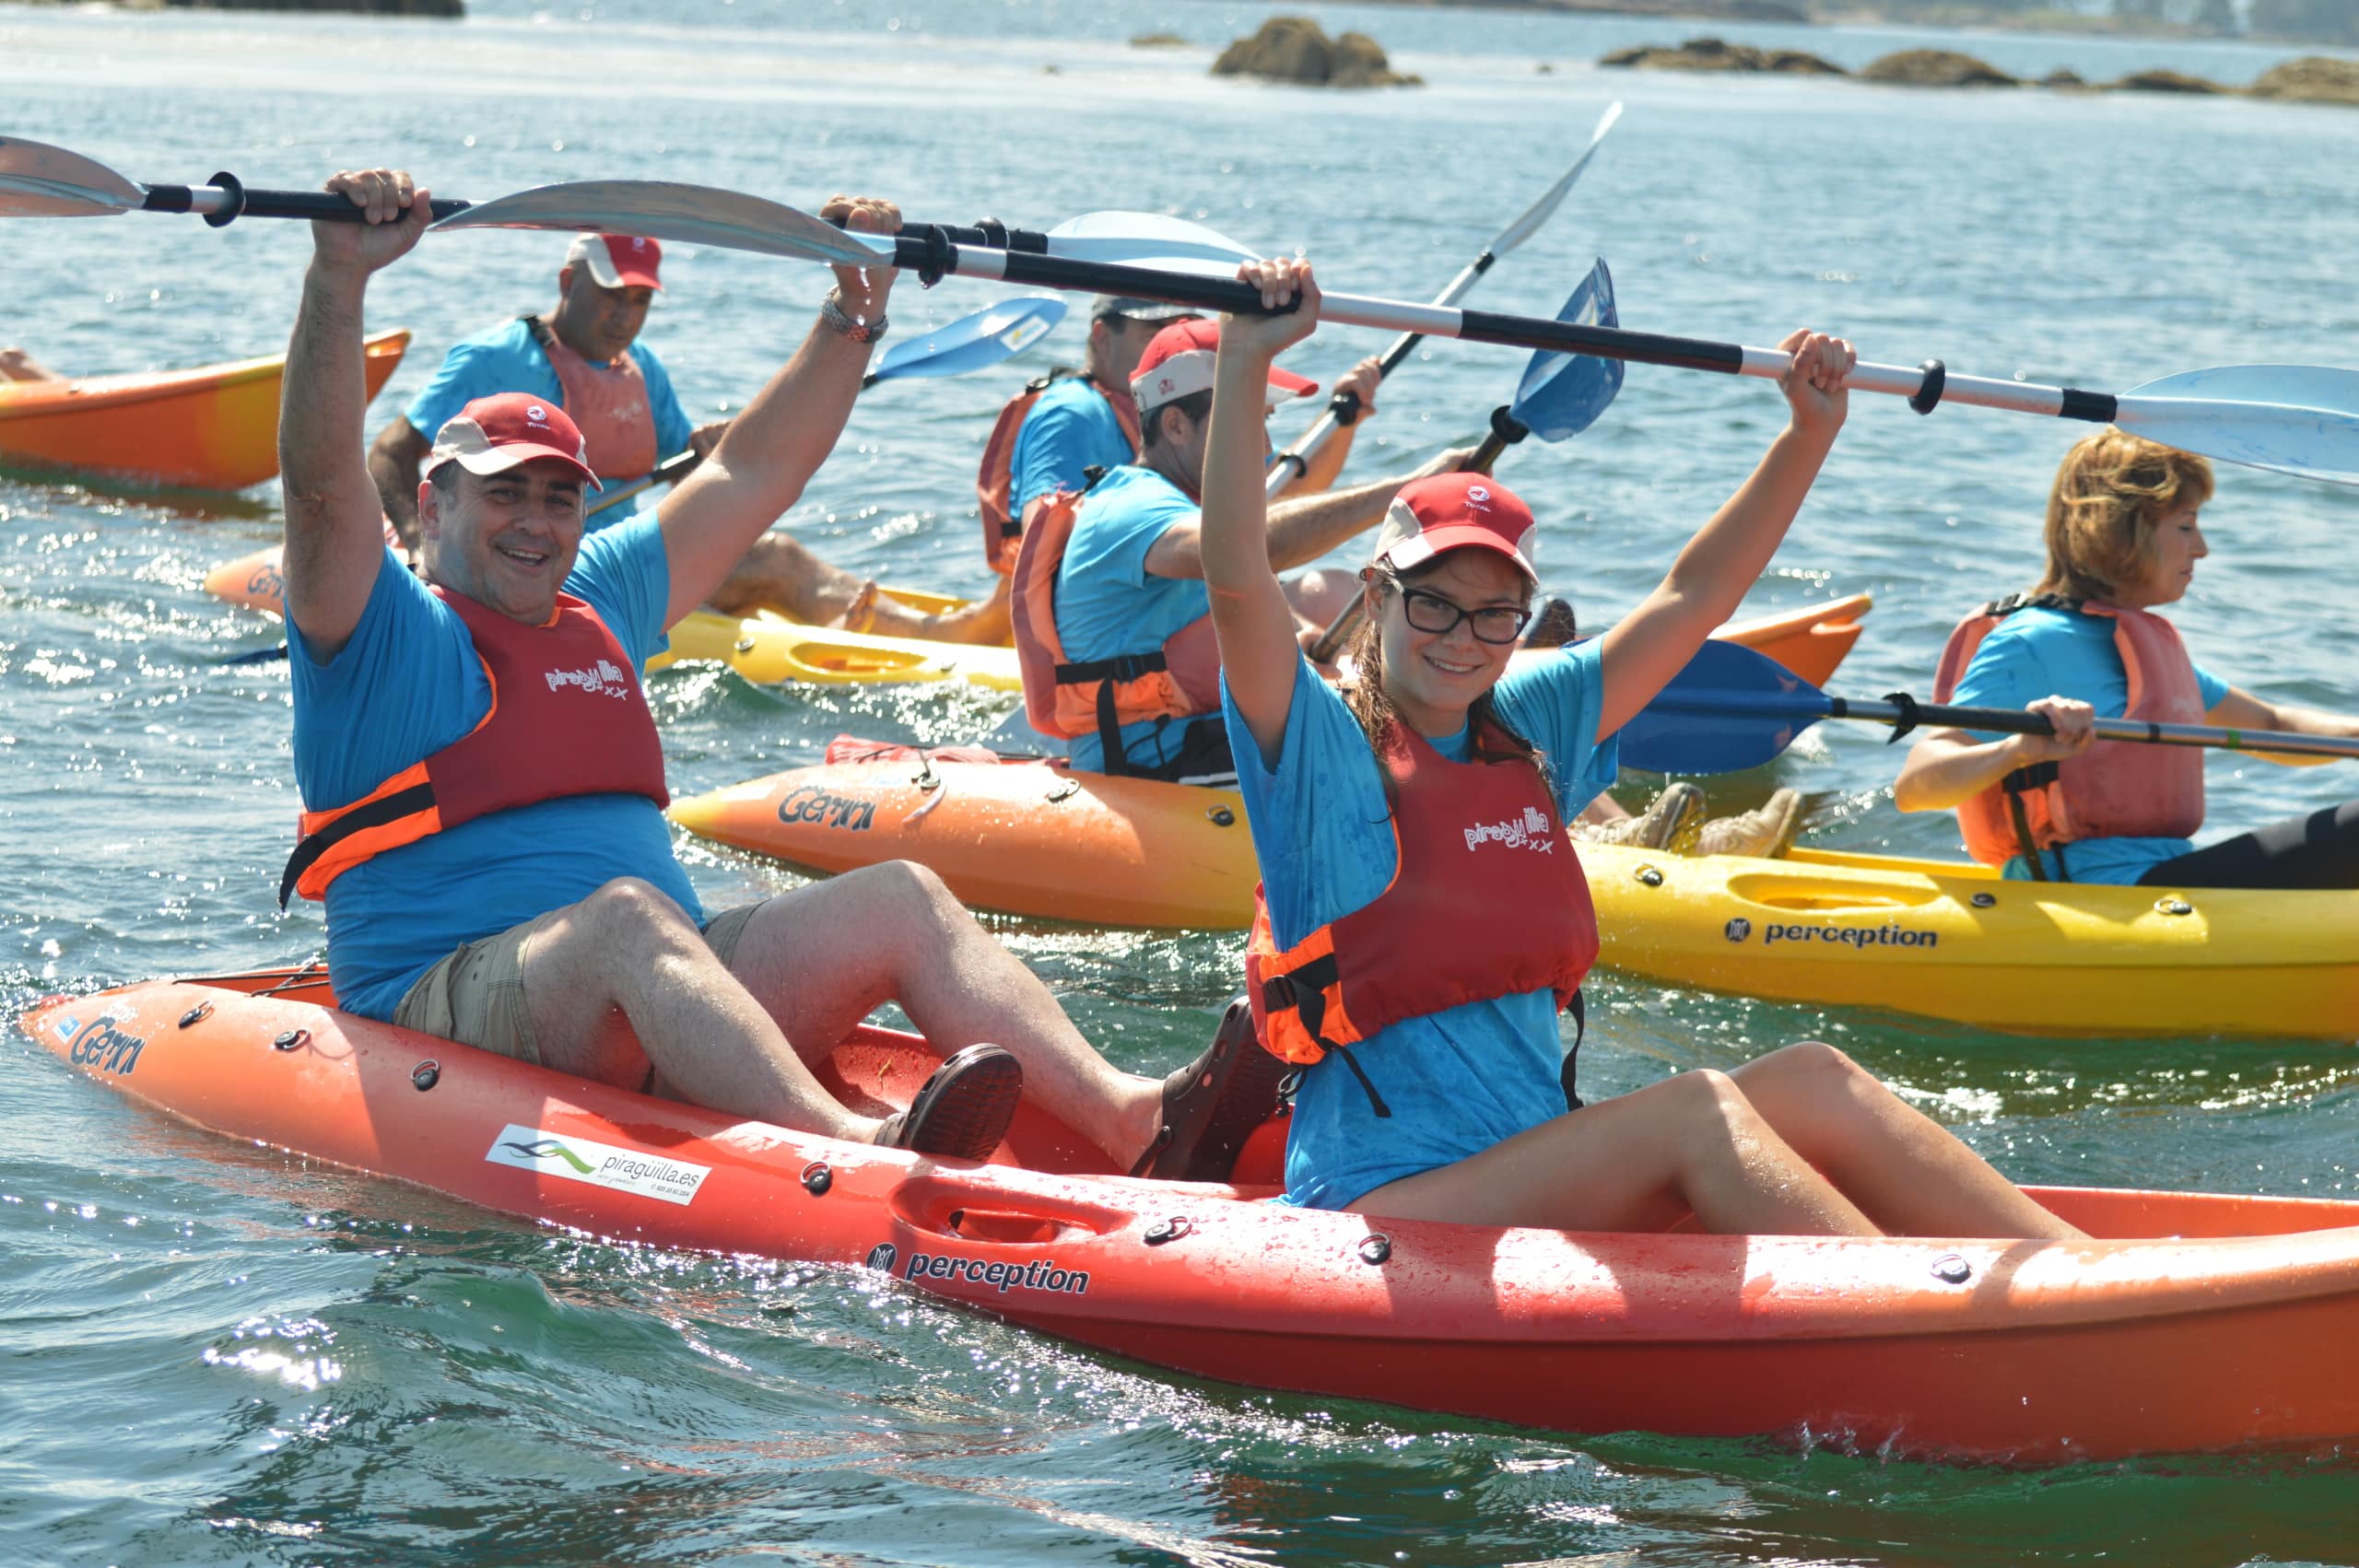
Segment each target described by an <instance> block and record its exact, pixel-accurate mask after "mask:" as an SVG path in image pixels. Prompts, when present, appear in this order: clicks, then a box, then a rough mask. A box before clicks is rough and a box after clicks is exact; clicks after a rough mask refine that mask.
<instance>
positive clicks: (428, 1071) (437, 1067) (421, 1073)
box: [409, 1057, 442, 1094]
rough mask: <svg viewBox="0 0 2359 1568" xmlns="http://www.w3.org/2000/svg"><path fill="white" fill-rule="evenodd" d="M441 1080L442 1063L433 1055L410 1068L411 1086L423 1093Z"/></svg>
mask: <svg viewBox="0 0 2359 1568" xmlns="http://www.w3.org/2000/svg"><path fill="white" fill-rule="evenodd" d="M440 1082H442V1064H441V1063H440V1062H439V1061H437V1060H435V1059H433V1058H432V1057H428V1058H427V1059H425V1060H424V1061H421V1062H419V1063H418V1064H417V1066H416V1067H413V1068H411V1069H410V1070H409V1086H410V1087H411V1088H413V1089H415V1090H417V1092H418V1093H419V1094H425V1093H426V1092H427V1091H428V1089H431V1088H433V1087H434V1086H435V1085H436V1084H437V1083H440Z"/></svg>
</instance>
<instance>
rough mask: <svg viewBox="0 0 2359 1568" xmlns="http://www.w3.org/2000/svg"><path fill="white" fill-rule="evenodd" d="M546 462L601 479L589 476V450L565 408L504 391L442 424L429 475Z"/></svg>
mask: <svg viewBox="0 0 2359 1568" xmlns="http://www.w3.org/2000/svg"><path fill="white" fill-rule="evenodd" d="M542 457H553V458H555V459H557V461H558V462H563V463H569V464H571V465H572V466H573V467H574V468H575V469H577V470H579V471H580V473H581V477H582V478H583V479H585V480H587V481H589V482H590V483H591V484H592V485H593V486H597V485H598V476H597V475H596V474H593V473H592V472H591V471H590V449H589V448H588V446H586V445H585V444H583V442H582V439H581V430H580V428H579V427H576V426H575V425H574V423H573V420H572V417H571V416H570V415H568V414H567V413H566V412H565V410H564V409H562V408H559V407H558V406H557V404H553V403H551V402H549V401H548V400H546V398H538V397H534V395H533V394H532V393H530V392H501V393H499V395H498V396H496V397H479V398H476V399H475V401H474V402H473V403H470V404H467V405H466V406H465V407H464V408H462V409H461V410H459V412H458V413H456V414H454V415H452V416H451V417H450V418H449V419H447V420H445V421H443V424H442V428H441V429H440V430H438V431H436V432H435V433H434V451H433V453H432V455H431V456H429V457H428V459H427V462H426V472H427V473H428V474H431V473H433V472H434V471H435V470H436V469H438V468H440V467H441V466H442V465H443V464H444V463H446V462H455V463H457V464H458V465H459V466H460V467H461V468H464V469H465V470H466V471H467V472H468V473H470V474H505V473H507V472H508V471H509V470H510V469H511V468H514V467H515V466H516V465H517V464H519V463H524V462H532V461H533V460H534V458H542ZM599 488H602V489H603V488H604V486H599Z"/></svg>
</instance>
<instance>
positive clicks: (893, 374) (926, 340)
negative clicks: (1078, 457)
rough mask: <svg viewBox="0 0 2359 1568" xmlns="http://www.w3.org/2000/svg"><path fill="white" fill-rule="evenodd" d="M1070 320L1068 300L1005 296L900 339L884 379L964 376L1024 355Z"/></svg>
mask: <svg viewBox="0 0 2359 1568" xmlns="http://www.w3.org/2000/svg"><path fill="white" fill-rule="evenodd" d="M1064 319H1065V302H1064V301H1063V300H1062V299H1051V298H1045V297H1040V298H1022V299H1003V300H1001V301H1000V302H999V303H998V304H996V305H993V306H992V307H991V308H990V309H988V310H978V311H976V312H975V313H974V314H973V315H971V316H961V317H959V318H958V319H957V321H955V322H949V323H947V324H946V325H944V326H941V327H938V328H936V329H934V330H933V332H930V333H926V334H925V335H924V336H923V337H921V338H915V339H912V340H911V341H910V342H908V343H903V344H897V345H894V347H893V348H892V349H891V350H890V351H889V352H888V353H886V356H885V357H884V358H882V359H880V360H878V361H877V364H876V369H875V372H874V374H875V376H876V379H877V380H880V381H889V380H900V379H902V378H904V377H910V376H963V375H965V374H967V372H968V371H969V370H987V369H991V367H992V366H993V365H996V364H998V363H999V362H1000V361H1001V360H1003V359H1005V358H1008V357H1012V356H1014V355H1017V354H1021V353H1022V352H1024V350H1026V349H1027V348H1029V347H1031V346H1032V345H1034V344H1036V343H1038V342H1039V341H1040V340H1041V339H1042V338H1044V337H1046V336H1048V335H1049V333H1050V332H1051V331H1052V330H1054V329H1055V327H1056V324H1057V323H1058V322H1062V321H1063V320H1064Z"/></svg>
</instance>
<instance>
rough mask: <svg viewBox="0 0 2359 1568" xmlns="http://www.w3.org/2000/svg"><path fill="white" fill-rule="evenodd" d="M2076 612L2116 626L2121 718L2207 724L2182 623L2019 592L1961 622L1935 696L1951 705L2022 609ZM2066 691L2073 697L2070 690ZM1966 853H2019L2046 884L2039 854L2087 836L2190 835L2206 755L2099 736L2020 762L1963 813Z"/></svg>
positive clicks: (1946, 651)
mask: <svg viewBox="0 0 2359 1568" xmlns="http://www.w3.org/2000/svg"><path fill="white" fill-rule="evenodd" d="M2027 609H2070V610H2078V611H2079V612H2080V613H2081V614H2084V615H2104V616H2107V617H2108V618H2110V619H2111V620H2112V622H2113V646H2114V648H2115V649H2116V650H2117V651H2118V652H2119V653H2120V655H2121V667H2122V670H2123V672H2124V673H2126V674H2127V675H2128V677H2129V681H2130V702H2129V706H2128V707H2127V708H2124V709H2123V711H2122V714H2121V717H2123V718H2125V719H2136V720H2148V721H2152V722H2154V723H2160V724H2200V723H2201V722H2202V721H2203V713H2204V708H2203V692H2202V687H2201V685H2200V684H2199V683H2198V682H2197V680H2196V678H2195V663H2194V661H2192V660H2191V659H2189V657H2188V654H2187V647H2186V645H2185V644H2184V643H2182V642H2180V641H2179V637H2178V631H2177V628H2176V627H2174V626H2172V625H2171V624H2170V623H2169V622H2168V621H2166V620H2165V619H2163V618H2162V617H2161V616H2160V615H2155V614H2149V613H2147V612H2146V611H2144V610H2124V609H2120V608H2118V607H2116V606H2114V605H2110V604H2094V603H2081V602H2076V601H2073V600H2068V599H2064V598H2061V597H2060V596H2056V595H2048V596H2043V597H2040V598H2036V599H2035V598H2031V597H2028V596H2026V595H2024V594H2020V593H2018V594H2013V595H2010V596H2009V597H2007V598H2005V599H2001V600H1997V601H1994V602H1993V603H1989V604H1985V605H1984V606H1983V607H1982V608H1981V609H1980V610H1979V611H1978V612H1977V613H1975V614H1971V615H1968V616H1967V617H1966V619H1965V620H1963V621H1960V622H1959V623H1958V624H1957V626H1956V628H1955V629H1954V630H1953V631H1952V632H1951V633H1950V639H1949V642H1948V645H1947V646H1945V647H1944V648H1943V649H1942V662H1941V666H1940V669H1939V670H1938V671H1937V672H1936V673H1935V674H1934V676H1933V700H1934V701H1935V702H1947V701H1949V700H1950V696H1951V694H1952V693H1953V692H1954V691H1956V689H1957V685H1958V682H1959V681H1960V680H1962V679H1963V678H1964V677H1965V674H1966V665H1967V664H1968V663H1969V662H1971V661H1972V660H1973V658H1974V650H1975V649H1977V648H1978V647H1980V646H1981V644H1982V639H1983V638H1986V637H1988V636H1989V634H1990V629H1991V628H1992V627H1993V626H1997V625H1998V624H1999V623H2000V622H2001V621H2002V620H2004V619H2005V618H2006V617H2007V616H2009V615H2012V614H2015V613H2016V612H2017V611H2019V610H2027ZM2067 695H2069V694H2067ZM1957 820H1958V826H1959V828H1960V829H1961V830H1962V831H1963V832H1964V834H1965V836H1966V852H1967V853H1968V854H1970V855H1972V856H1973V857H1974V858H1975V859H1976V860H1979V861H1981V862H1982V863H1983V864H1984V865H1986V866H2002V865H2004V864H2006V863H2007V861H2009V860H2013V858H2014V857H2015V856H2017V855H2021V856H2023V857H2024V859H2025V862H2026V863H2027V864H2028V865H2029V867H2030V869H2031V872H2032V875H2033V876H2034V877H2035V878H2036V879H2038V880H2041V881H2045V880H2047V875H2048V867H2047V863H2046V857H2044V856H2043V855H2042V854H2041V853H2040V851H2042V850H2045V849H2049V848H2054V847H2056V846H2057V845H2059V844H2070V843H2072V842H2074V841H2076V840H2078V839H2083V838H2189V837H2193V836H2194V834H2195V832H2196V830H2197V829H2198V828H2200V827H2201V826H2202V825H2203V754H2202V753H2201V752H2199V751H2196V750H2194V749H2192V748H2181V747H2177V746H2141V745H2136V744H2133V743H2130V742H2127V741H2099V742H2097V743H2095V745H2093V746H2091V747H2090V748H2089V749H2088V750H2087V751H2085V752H2083V754H2082V755H2079V756H2076V757H2068V758H2066V759H2064V760H2063V761H2061V762H2046V763H2040V764H2037V765H2036V766H2031V767H2019V768H2017V769H2016V770H2015V771H2014V772H2013V773H2010V774H2009V775H2007V777H2006V778H2002V779H2001V780H2000V781H1999V782H1998V783H1996V784H1993V785H1991V786H1990V787H1989V789H1987V790H1983V791H1982V792H1981V793H1980V794H1978V795H1976V796H1975V797H1974V798H1973V799H1971V800H1969V801H1967V802H1966V803H1965V804H1964V805H1962V806H1960V807H1958V809H1957Z"/></svg>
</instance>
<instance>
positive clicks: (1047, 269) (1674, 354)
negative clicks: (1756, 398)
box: [892, 228, 1744, 376]
mask: <svg viewBox="0 0 2359 1568" xmlns="http://www.w3.org/2000/svg"><path fill="white" fill-rule="evenodd" d="M963 243H964V242H963V241H961V240H958V239H957V237H956V236H955V235H953V234H952V233H950V232H949V231H947V230H945V229H941V228H929V229H927V230H925V231H924V232H923V233H922V234H921V235H917V236H912V235H910V234H909V233H907V232H904V233H902V234H901V235H900V236H898V238H897V239H896V240H895V241H894V247H893V261H892V264H893V265H894V266H897V267H900V268H903V269H905V270H907V271H910V272H914V273H916V274H917V275H918V278H919V281H920V282H921V283H923V284H925V285H926V286H927V287H932V286H933V285H934V284H936V283H938V282H940V281H941V280H942V279H943V278H944V277H945V276H959V277H981V278H991V279H996V280H998V281H1000V282H1003V283H1020V284H1028V285H1034V286H1037V287H1042V288H1057V289H1064V290H1067V291H1071V292H1078V293H1085V294H1121V295H1128V296H1130V297H1132V298H1139V299H1158V300H1162V301H1164V302H1165V303H1167V304H1172V305H1187V306H1191V307H1192V308H1194V309H1196V310H1204V311H1223V312H1226V313H1228V314H1230V315H1239V316H1266V315H1275V314H1277V313H1278V310H1272V309H1270V308H1269V307H1267V306H1265V305H1263V304H1262V291H1261V290H1260V289H1259V288H1256V287H1254V286H1253V285H1251V284H1250V283H1246V282H1244V281H1243V280H1241V279H1238V278H1221V277H1201V276H1197V275H1191V274H1188V273H1172V272H1162V271H1159V270H1157V269H1156V268H1154V267H1138V266H1126V265H1122V264H1121V263H1112V262H1085V261H1077V260H1075V259H1074V258H1072V257H1070V256H1050V255H1030V254H1025V253H1022V252H1000V251H991V250H986V251H976V250H972V249H962V248H961V247H962V244H963ZM1301 298H1302V297H1301V296H1300V295H1298V294H1297V296H1295V298H1293V299H1291V300H1289V301H1287V302H1286V304H1285V305H1284V306H1282V307H1279V310H1293V309H1294V308H1295V306H1296V305H1297V303H1298V302H1299V301H1300V299H1301ZM1330 298H1332V300H1333V302H1334V304H1335V306H1336V308H1337V314H1336V319H1337V320H1338V321H1347V322H1361V323H1362V324H1375V322H1374V321H1373V320H1372V319H1371V318H1372V317H1373V315H1374V312H1375V311H1376V310H1378V309H1379V308H1380V309H1381V310H1382V311H1383V319H1384V324H1390V322H1391V321H1393V320H1398V319H1401V318H1402V317H1410V318H1413V319H1419V320H1422V321H1427V322H1431V323H1432V326H1431V331H1433V332H1436V333H1443V334H1446V335H1448V336H1451V337H1455V338H1459V339H1461V340H1462V341H1465V342H1469V343H1493V344H1499V345H1505V346H1507V347H1510V348H1543V349H1548V350H1551V351H1553V352H1556V353H1562V354H1593V355H1596V356H1597V357H1600V358H1604V359H1622V360H1627V361H1631V362H1633V363H1636V364H1641V365H1669V366H1672V367H1675V368H1677V369H1688V370H1717V371H1719V372H1721V373H1722V374H1725V375H1731V376H1733V375H1738V374H1741V373H1742V372H1743V369H1744V349H1743V347H1741V346H1740V345H1736V344H1732V343H1711V342H1708V341H1706V340H1704V339H1702V338H1692V337H1669V336H1665V335H1663V334H1662V333H1641V332H1631V331H1629V330H1628V329H1626V328H1623V327H1598V326H1583V325H1580V324H1579V323H1577V322H1554V321H1543V320H1542V319H1540V318H1538V317H1534V316H1510V315H1502V314H1499V313H1497V312H1496V311H1489V310H1454V309H1449V308H1445V307H1432V306H1402V305H1399V304H1397V303H1395V302H1393V301H1390V300H1366V299H1357V298H1352V297H1350V296H1346V295H1335V296H1331V297H1330ZM1347 311H1350V312H1354V313H1345V312H1347ZM1358 312H1367V313H1366V314H1362V313H1358Z"/></svg>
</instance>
